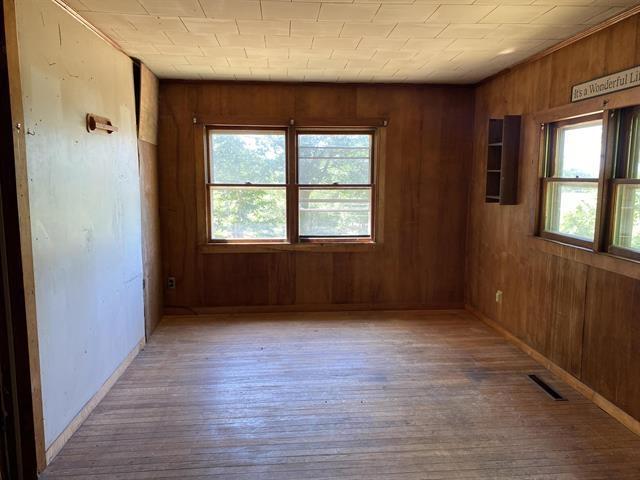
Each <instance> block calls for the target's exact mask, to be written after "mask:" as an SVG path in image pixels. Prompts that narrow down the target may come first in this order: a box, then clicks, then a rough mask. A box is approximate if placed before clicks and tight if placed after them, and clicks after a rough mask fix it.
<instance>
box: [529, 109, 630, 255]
mask: <svg viewBox="0 0 640 480" xmlns="http://www.w3.org/2000/svg"><path fill="white" fill-rule="evenodd" d="M543 132H544V134H543V139H542V145H543V168H542V188H541V192H542V198H541V205H542V208H541V214H540V224H539V232H540V235H541V236H543V237H546V238H549V239H551V240H557V241H560V242H563V243H568V244H573V245H577V246H581V247H585V248H589V249H591V250H593V251H595V252H606V253H611V254H613V255H616V256H621V257H626V258H631V259H634V260H640V106H632V107H627V108H621V109H617V110H605V111H604V112H600V113H596V114H590V115H586V116H581V117H575V118H571V119H566V120H559V121H557V122H553V123H548V124H546V125H544V129H543Z"/></svg>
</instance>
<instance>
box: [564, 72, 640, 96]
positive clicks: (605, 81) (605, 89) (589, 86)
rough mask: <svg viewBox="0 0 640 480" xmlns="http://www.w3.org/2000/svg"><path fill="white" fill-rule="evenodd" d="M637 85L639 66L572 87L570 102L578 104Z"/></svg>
mask: <svg viewBox="0 0 640 480" xmlns="http://www.w3.org/2000/svg"><path fill="white" fill-rule="evenodd" d="M638 85H640V66H637V67H633V68H629V69H627V70H623V71H621V72H617V73H612V74H611V75H607V76H604V77H600V78H596V79H595V80H589V81H588V82H584V83H580V84H578V85H574V86H573V88H572V89H571V101H572V102H578V101H580V100H586V99H587V98H592V97H597V96H600V95H605V94H607V93H611V92H617V91H618V90H624V89H626V88H631V87H637V86H638Z"/></svg>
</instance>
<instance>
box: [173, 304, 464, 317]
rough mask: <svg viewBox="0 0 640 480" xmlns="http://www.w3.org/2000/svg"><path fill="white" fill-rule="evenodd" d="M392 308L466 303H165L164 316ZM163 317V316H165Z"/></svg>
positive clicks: (440, 307) (456, 307) (452, 307)
mask: <svg viewBox="0 0 640 480" xmlns="http://www.w3.org/2000/svg"><path fill="white" fill-rule="evenodd" d="M390 310H425V311H429V310H434V311H437V312H439V313H442V312H443V311H458V312H459V311H462V310H464V305H463V304H461V303H452V304H450V305H423V304H399V303H380V304H373V303H332V304H320V303H317V304H316V303H313V304H290V305H239V306H234V305H231V306H221V307H196V306H188V305H165V307H164V317H167V316H171V317H174V316H175V317H182V316H198V315H217V314H235V313H238V314H241V313H307V312H343V311H344V312H366V311H390ZM164 317H163V318H164Z"/></svg>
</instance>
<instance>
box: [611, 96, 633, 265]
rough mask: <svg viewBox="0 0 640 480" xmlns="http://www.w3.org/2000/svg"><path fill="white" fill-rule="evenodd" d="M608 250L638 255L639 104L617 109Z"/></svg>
mask: <svg viewBox="0 0 640 480" xmlns="http://www.w3.org/2000/svg"><path fill="white" fill-rule="evenodd" d="M619 116H620V120H619V124H620V127H619V137H618V149H617V162H616V171H615V178H614V180H613V205H614V216H613V218H614V220H613V228H612V235H611V248H610V249H611V250H612V251H614V252H615V253H618V254H621V255H626V256H630V257H633V258H636V259H640V107H631V108H627V109H624V110H622V111H621V112H620V115H619Z"/></svg>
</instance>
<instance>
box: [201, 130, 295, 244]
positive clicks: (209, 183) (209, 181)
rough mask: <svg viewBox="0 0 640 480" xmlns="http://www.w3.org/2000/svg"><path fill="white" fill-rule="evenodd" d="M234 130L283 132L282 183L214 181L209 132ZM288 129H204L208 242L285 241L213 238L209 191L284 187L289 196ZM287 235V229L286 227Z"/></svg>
mask: <svg viewBox="0 0 640 480" xmlns="http://www.w3.org/2000/svg"><path fill="white" fill-rule="evenodd" d="M225 130H226V131H235V132H243V133H252V132H282V133H284V144H285V162H284V168H285V170H284V175H285V178H284V183H244V184H243V183H215V182H214V181H213V170H212V168H213V161H212V159H211V136H212V135H211V134H212V132H214V131H225ZM287 133H288V130H287V128H286V127H260V126H258V127H256V126H250V127H232V126H228V125H220V126H211V127H207V129H206V143H207V146H206V148H207V156H206V169H205V189H206V191H205V195H206V205H207V207H206V208H207V218H208V221H207V239H208V242H209V243H212V244H229V243H236V244H251V243H283V242H286V241H287V238H283V239H281V238H233V239H224V238H213V230H212V222H211V219H212V215H211V191H212V190H213V189H215V188H216V187H217V188H255V189H267V188H284V189H285V192H286V193H285V194H286V197H287V199H288V198H289V184H288V178H289V142H288V137H287ZM288 209H289V202H288V201H287V202H286V204H285V226H287V222H288V218H289V211H288ZM287 235H288V229H287Z"/></svg>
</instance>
